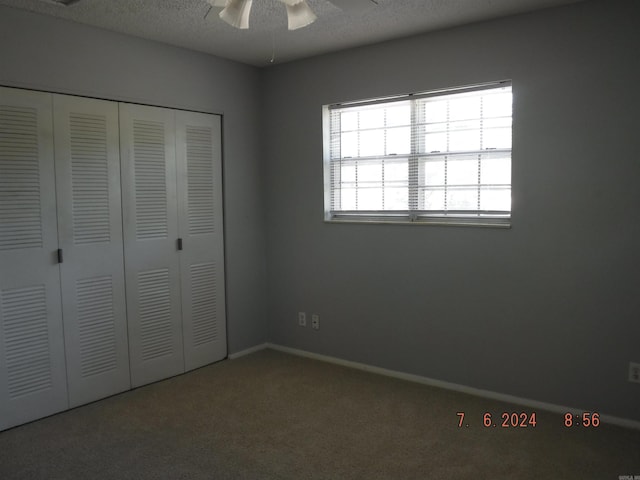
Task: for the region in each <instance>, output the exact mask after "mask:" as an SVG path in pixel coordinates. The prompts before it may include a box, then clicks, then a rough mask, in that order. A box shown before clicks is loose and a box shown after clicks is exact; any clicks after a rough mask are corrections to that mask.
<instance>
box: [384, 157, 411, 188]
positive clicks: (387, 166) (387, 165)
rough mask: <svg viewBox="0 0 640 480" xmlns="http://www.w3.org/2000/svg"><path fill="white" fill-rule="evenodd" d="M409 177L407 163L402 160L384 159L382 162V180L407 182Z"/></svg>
mask: <svg viewBox="0 0 640 480" xmlns="http://www.w3.org/2000/svg"><path fill="white" fill-rule="evenodd" d="M408 177H409V164H408V162H407V161H406V160H404V161H399V162H395V161H385V162H384V181H385V183H387V182H404V183H407V181H408Z"/></svg>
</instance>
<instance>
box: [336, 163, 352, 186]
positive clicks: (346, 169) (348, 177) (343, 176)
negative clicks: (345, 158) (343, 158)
mask: <svg viewBox="0 0 640 480" xmlns="http://www.w3.org/2000/svg"><path fill="white" fill-rule="evenodd" d="M340 180H341V181H342V182H343V183H344V182H355V181H356V166H355V165H354V164H347V165H342V168H340Z"/></svg>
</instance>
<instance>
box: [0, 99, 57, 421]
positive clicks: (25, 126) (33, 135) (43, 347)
mask: <svg viewBox="0 0 640 480" xmlns="http://www.w3.org/2000/svg"><path fill="white" fill-rule="evenodd" d="M57 248H58V240H57V225H56V198H55V172H54V157H53V136H52V107H51V95H49V94H46V93H40V92H29V91H24V90H17V89H10V88H2V87H0V430H2V429H5V428H9V427H11V426H14V425H19V424H21V423H24V422H28V421H30V420H34V419H36V418H40V417H43V416H46V415H50V414H52V413H55V412H59V411H61V410H64V409H65V408H67V406H68V400H67V385H66V376H65V354H64V338H63V326H62V312H61V305H60V286H59V267H58V264H57V255H56V252H57Z"/></svg>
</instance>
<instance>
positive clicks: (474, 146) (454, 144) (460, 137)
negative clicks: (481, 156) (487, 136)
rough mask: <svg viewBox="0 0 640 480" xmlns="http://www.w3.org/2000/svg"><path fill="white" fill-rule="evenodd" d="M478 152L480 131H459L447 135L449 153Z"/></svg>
mask: <svg viewBox="0 0 640 480" xmlns="http://www.w3.org/2000/svg"><path fill="white" fill-rule="evenodd" d="M465 150H480V130H461V131H455V132H451V133H450V134H449V151H451V152H460V151H465Z"/></svg>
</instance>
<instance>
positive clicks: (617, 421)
mask: <svg viewBox="0 0 640 480" xmlns="http://www.w3.org/2000/svg"><path fill="white" fill-rule="evenodd" d="M265 347H266V348H271V349H273V350H278V351H280V352H284V353H290V354H292V355H298V356H300V357H306V358H311V359H313V360H320V361H322V362H328V363H333V364H336V365H341V366H343V367H349V368H355V369H357V370H364V371H365V372H371V373H377V374H378V375H385V376H387V377H393V378H398V379H401V380H407V381H409V382H415V383H420V384H423V385H429V386H431V387H438V388H444V389H446V390H452V391H454V392H460V393H466V394H469V395H475V396H477V397H483V398H488V399H491V400H498V401H501V402H507V403H513V404H516V405H522V406H524V407H528V408H535V409H539V410H546V411H548V412H553V413H559V414H565V413H567V412H571V413H573V414H581V413H583V412H585V411H587V410H584V409H579V408H575V407H566V406H563V405H556V404H553V403H546V402H539V401H537V400H531V399H528V398H522V397H515V396H513V395H507V394H504V393H498V392H492V391H490V390H482V389H480V388H473V387H467V386H465V385H459V384H457V383H451V382H444V381H442V380H435V379H433V378H428V377H422V376H420V375H413V374H410V373H404V372H398V371H395V370H389V369H386V368H381V367H374V366H371V365H367V364H365V363H358V362H352V361H350V360H343V359H341V358H336V357H330V356H327V355H320V354H318V353H312V352H307V351H305V350H298V349H296V348H291V347H284V346H282V345H277V344H274V343H266V344H265V345H264V347H263V348H265ZM600 420H601V421H602V423H608V424H610V425H617V426H619V427H625V428H631V429H635V430H640V422H638V421H636V420H630V419H627V418H620V417H614V416H612V415H603V414H600Z"/></svg>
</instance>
